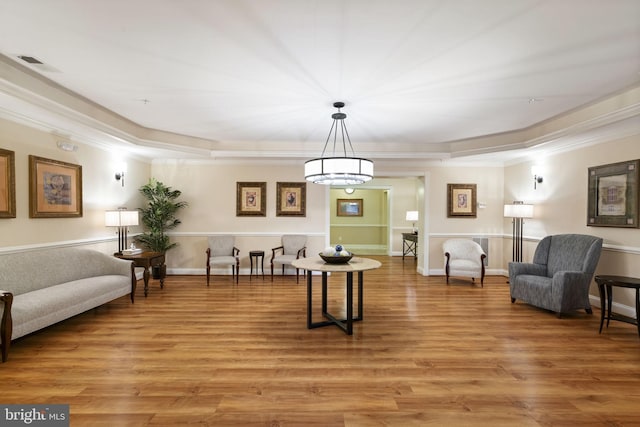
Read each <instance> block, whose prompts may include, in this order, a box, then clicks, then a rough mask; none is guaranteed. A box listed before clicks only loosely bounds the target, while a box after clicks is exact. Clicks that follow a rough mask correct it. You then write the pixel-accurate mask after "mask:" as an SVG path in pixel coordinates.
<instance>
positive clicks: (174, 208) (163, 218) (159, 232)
mask: <svg viewBox="0 0 640 427" xmlns="http://www.w3.org/2000/svg"><path fill="white" fill-rule="evenodd" d="M139 191H140V193H141V194H142V195H143V196H144V197H145V198H146V199H147V206H146V207H143V208H139V209H138V210H139V211H140V221H141V222H142V225H144V227H145V228H146V229H147V231H145V232H144V233H142V234H140V235H138V236H136V241H137V242H139V243H141V244H142V245H144V246H145V247H146V248H147V249H149V250H150V251H154V252H162V253H165V252H166V251H168V250H169V249H171V248H174V247H176V246H177V245H178V244H177V243H175V242H171V240H170V239H169V236H167V234H166V232H167V231H168V230H171V229H173V228H175V227H177V226H178V225H179V224H180V223H181V221H180V220H179V219H178V218H176V214H177V212H178V210H180V209H182V208H184V207H186V206H187V202H181V201H177V200H176V199H177V198H178V197H180V195H181V194H182V192H181V191H180V190H172V189H171V187H167V186H166V185H164V184H163V183H162V182H160V181H157V180H155V179H154V178H151V179H150V180H149V182H148V183H147V184H145V185H143V186H142V187H140V190H139ZM162 269H163V270H166V265H164V264H163V265H162ZM164 275H165V271H159V269H158V268H156V267H154V268H153V277H154V278H156V279H157V278H161V277H164Z"/></svg>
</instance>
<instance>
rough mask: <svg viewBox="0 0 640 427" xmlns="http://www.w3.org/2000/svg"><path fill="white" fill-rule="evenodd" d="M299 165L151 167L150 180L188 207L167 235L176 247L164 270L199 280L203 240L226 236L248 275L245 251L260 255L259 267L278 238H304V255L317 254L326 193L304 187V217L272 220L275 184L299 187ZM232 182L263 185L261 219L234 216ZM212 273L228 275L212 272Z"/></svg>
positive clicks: (325, 239) (324, 236)
mask: <svg viewBox="0 0 640 427" xmlns="http://www.w3.org/2000/svg"><path fill="white" fill-rule="evenodd" d="M303 169H304V168H303V164H302V163H300V164H297V163H295V162H291V163H282V162H281V163H272V164H269V163H268V162H263V163H261V164H258V163H255V162H236V163H233V164H229V163H225V162H216V161H204V162H196V161H187V160H185V161H155V162H153V164H152V170H151V174H152V176H153V177H154V178H156V179H158V180H160V181H162V182H163V183H164V184H166V185H168V186H170V187H172V188H173V189H177V190H180V191H182V196H181V198H180V200H183V201H186V202H187V203H188V207H187V208H185V209H183V210H181V211H180V212H179V214H178V218H180V220H181V221H182V224H181V225H180V226H179V227H178V228H176V229H175V232H172V233H171V235H172V239H174V240H175V241H176V242H177V243H178V244H179V246H178V247H177V248H175V249H172V250H171V251H170V252H169V253H168V254H167V267H168V269H169V270H170V271H172V272H174V273H184V274H203V273H204V268H205V262H206V256H205V251H206V249H207V246H208V244H207V238H208V236H210V235H213V234H231V235H234V236H235V237H236V247H238V249H240V268H241V270H243V269H246V271H247V272H248V269H249V251H252V250H264V251H265V264H266V265H268V260H269V259H270V257H271V249H272V248H274V247H277V246H279V245H280V238H281V236H282V235H283V234H305V235H307V236H308V240H307V254H317V253H319V252H321V251H322V249H324V248H325V247H326V246H327V245H328V243H329V236H328V230H329V224H328V221H327V214H326V208H325V207H326V199H327V192H328V191H329V189H328V187H326V186H323V185H313V184H307V185H306V209H305V210H306V216H304V217H293V216H276V188H277V183H278V182H300V183H305V180H304V176H303ZM237 182H265V183H266V189H267V190H266V195H265V197H266V216H264V217H261V216H236V188H237V185H236V184H237ZM216 273H228V274H230V273H231V270H230V269H229V271H226V270H225V271H219V272H218V271H217V272H216Z"/></svg>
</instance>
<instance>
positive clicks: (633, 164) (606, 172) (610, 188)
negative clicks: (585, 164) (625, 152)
mask: <svg viewBox="0 0 640 427" xmlns="http://www.w3.org/2000/svg"><path fill="white" fill-rule="evenodd" d="M638 169H640V160H630V161H627V162H619V163H611V164H608V165H602V166H594V167H590V168H589V190H588V191H589V195H588V202H587V203H588V206H587V225H588V226H594V227H622V228H638V203H639V201H640V193H639V187H640V186H639V185H638V184H639V183H638Z"/></svg>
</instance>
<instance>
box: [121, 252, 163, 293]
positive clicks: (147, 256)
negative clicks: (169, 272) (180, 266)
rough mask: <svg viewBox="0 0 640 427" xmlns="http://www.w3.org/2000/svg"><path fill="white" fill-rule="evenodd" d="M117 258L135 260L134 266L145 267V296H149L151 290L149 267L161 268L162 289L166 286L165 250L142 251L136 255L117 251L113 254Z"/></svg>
mask: <svg viewBox="0 0 640 427" xmlns="http://www.w3.org/2000/svg"><path fill="white" fill-rule="evenodd" d="M113 255H114V256H116V257H117V258H122V259H126V260H128V261H133V266H134V267H140V268H144V274H143V277H144V296H145V297H146V296H147V293H148V292H149V276H150V274H149V268H151V267H159V268H160V289H162V288H164V278H165V275H166V269H165V266H164V253H163V252H142V253H139V254H135V255H124V254H119V253H115V254H113Z"/></svg>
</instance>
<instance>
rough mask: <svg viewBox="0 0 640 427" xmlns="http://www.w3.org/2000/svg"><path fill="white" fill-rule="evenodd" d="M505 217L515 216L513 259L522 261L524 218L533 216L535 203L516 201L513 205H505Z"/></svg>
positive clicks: (513, 220) (513, 222) (513, 221)
mask: <svg viewBox="0 0 640 427" xmlns="http://www.w3.org/2000/svg"><path fill="white" fill-rule="evenodd" d="M504 216H505V218H513V219H512V220H511V222H512V224H513V261H514V262H521V261H522V230H523V225H524V218H533V205H525V204H524V203H522V202H514V203H513V204H512V205H504Z"/></svg>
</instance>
